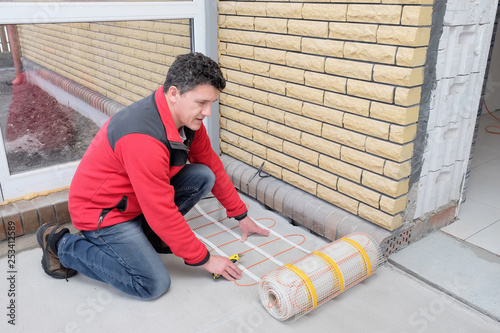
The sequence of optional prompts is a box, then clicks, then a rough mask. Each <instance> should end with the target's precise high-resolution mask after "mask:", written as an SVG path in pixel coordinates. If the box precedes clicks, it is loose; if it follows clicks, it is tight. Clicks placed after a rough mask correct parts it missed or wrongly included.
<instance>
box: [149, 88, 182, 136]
mask: <svg viewBox="0 0 500 333" xmlns="http://www.w3.org/2000/svg"><path fill="white" fill-rule="evenodd" d="M155 102H156V107H157V108H158V112H159V113H160V118H161V121H162V122H163V125H164V126H165V130H166V131H167V140H168V141H174V142H181V143H182V139H181V136H180V135H179V131H178V130H177V127H175V122H174V118H172V113H171V112H170V108H169V107H168V103H167V100H166V99H165V94H164V93H163V86H160V87H159V88H158V89H156V91H155Z"/></svg>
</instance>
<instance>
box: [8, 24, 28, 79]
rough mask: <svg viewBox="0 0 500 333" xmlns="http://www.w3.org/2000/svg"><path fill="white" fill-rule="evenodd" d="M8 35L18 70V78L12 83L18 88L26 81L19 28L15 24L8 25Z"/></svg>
mask: <svg viewBox="0 0 500 333" xmlns="http://www.w3.org/2000/svg"><path fill="white" fill-rule="evenodd" d="M7 33H8V34H9V43H10V51H11V52H12V58H13V59H14V67H15V68H16V78H15V79H14V80H13V81H12V84H13V85H14V86H17V85H19V84H21V83H23V81H24V74H23V64H22V63H21V53H20V52H19V51H20V49H21V48H20V47H19V46H20V45H19V38H18V35H17V26H16V25H13V24H8V25H7Z"/></svg>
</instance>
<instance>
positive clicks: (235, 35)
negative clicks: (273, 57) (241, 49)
mask: <svg viewBox="0 0 500 333" xmlns="http://www.w3.org/2000/svg"><path fill="white" fill-rule="evenodd" d="M266 35H267V34H266V33H263V32H255V31H243V30H233V29H220V30H219V38H220V40H222V41H226V42H231V43H238V44H248V45H255V46H266Z"/></svg>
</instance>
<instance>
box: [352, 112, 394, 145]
mask: <svg viewBox="0 0 500 333" xmlns="http://www.w3.org/2000/svg"><path fill="white" fill-rule="evenodd" d="M344 128H345V129H350V130H354V131H356V132H359V133H363V134H368V135H371V136H375V137H377V138H381V139H386V140H387V139H388V138H389V128H390V125H389V124H388V123H385V122H382V121H378V120H373V119H370V118H365V117H360V116H357V115H353V114H349V113H346V114H345V115H344Z"/></svg>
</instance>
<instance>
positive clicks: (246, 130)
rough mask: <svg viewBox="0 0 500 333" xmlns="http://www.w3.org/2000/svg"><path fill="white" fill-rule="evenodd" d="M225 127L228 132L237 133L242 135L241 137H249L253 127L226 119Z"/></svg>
mask: <svg viewBox="0 0 500 333" xmlns="http://www.w3.org/2000/svg"><path fill="white" fill-rule="evenodd" d="M226 129H227V130H228V131H229V132H233V133H238V135H240V136H243V137H246V138H249V139H251V138H252V131H253V129H252V128H251V127H248V126H245V125H242V124H240V123H237V122H235V121H232V120H227V121H226Z"/></svg>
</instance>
